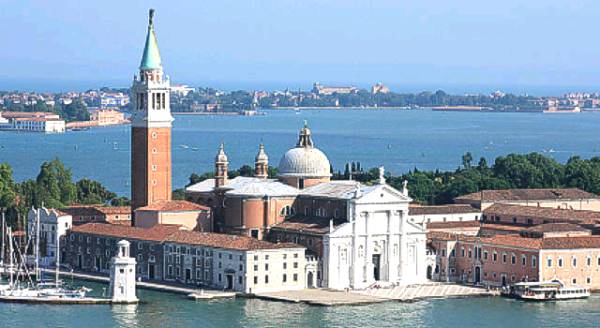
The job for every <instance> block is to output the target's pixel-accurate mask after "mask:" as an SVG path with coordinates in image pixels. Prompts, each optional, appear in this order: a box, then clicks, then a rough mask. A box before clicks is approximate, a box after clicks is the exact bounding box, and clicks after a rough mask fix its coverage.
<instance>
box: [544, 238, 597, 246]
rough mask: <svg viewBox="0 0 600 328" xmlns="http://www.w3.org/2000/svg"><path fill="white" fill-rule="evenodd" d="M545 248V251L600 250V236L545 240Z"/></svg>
mask: <svg viewBox="0 0 600 328" xmlns="http://www.w3.org/2000/svg"><path fill="white" fill-rule="evenodd" d="M543 247H544V249H571V248H600V236H582V237H555V238H544V239H543Z"/></svg>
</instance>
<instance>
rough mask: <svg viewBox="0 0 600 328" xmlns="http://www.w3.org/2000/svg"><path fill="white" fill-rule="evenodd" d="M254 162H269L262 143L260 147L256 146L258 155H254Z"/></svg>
mask: <svg viewBox="0 0 600 328" xmlns="http://www.w3.org/2000/svg"><path fill="white" fill-rule="evenodd" d="M255 161H256V162H268V161H269V156H267V153H266V152H265V145H263V144H262V143H261V144H260V146H258V154H256V158H255Z"/></svg>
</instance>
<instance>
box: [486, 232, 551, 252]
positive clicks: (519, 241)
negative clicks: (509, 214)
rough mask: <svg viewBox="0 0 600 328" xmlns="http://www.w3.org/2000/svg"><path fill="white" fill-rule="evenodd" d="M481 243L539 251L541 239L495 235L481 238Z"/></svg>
mask: <svg viewBox="0 0 600 328" xmlns="http://www.w3.org/2000/svg"><path fill="white" fill-rule="evenodd" d="M480 240H481V242H482V243H484V244H491V245H501V246H512V247H518V248H529V249H541V248H542V241H543V239H542V238H526V237H521V236H519V235H514V234H510V235H495V236H492V237H482V238H480Z"/></svg>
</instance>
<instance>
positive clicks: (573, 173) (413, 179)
mask: <svg viewBox="0 0 600 328" xmlns="http://www.w3.org/2000/svg"><path fill="white" fill-rule="evenodd" d="M268 173H269V177H270V178H275V177H277V168H275V167H269V172H268ZM253 175H254V168H253V167H251V166H249V165H244V166H242V167H240V168H239V169H237V170H231V171H229V178H230V179H232V178H235V177H236V176H247V177H250V176H253ZM213 177H214V173H213V172H206V173H203V174H196V173H193V174H191V175H190V178H189V183H188V186H189V185H191V184H194V183H198V182H200V181H203V180H205V179H209V178H213ZM350 178H352V179H354V180H356V181H360V182H362V183H365V184H374V183H377V181H378V180H379V170H378V169H377V168H372V169H368V170H364V169H363V168H362V167H361V165H360V163H354V164H352V165H350V164H349V165H347V166H346V169H345V170H344V172H341V171H337V172H336V171H333V169H332V179H334V180H347V179H350ZM404 180H406V181H408V192H409V196H410V197H411V198H413V199H414V200H415V201H417V202H419V203H422V204H431V205H434V204H448V203H452V201H453V199H454V198H455V197H457V196H460V195H464V194H468V193H473V192H477V191H480V190H487V189H511V188H579V189H582V190H585V191H588V192H591V193H595V194H600V157H593V158H590V159H582V158H581V157H579V156H573V157H571V158H569V160H567V162H566V163H564V164H563V163H559V162H557V161H556V160H554V159H553V158H551V157H548V156H544V155H542V154H539V153H530V154H509V155H506V156H500V157H497V158H496V159H495V161H494V163H493V164H491V165H488V163H487V160H486V159H485V158H483V157H482V158H480V159H479V161H477V162H476V163H475V162H474V159H473V156H472V154H471V153H466V154H464V155H463V156H462V164H461V165H460V166H459V167H458V168H457V169H456V170H454V171H439V170H434V171H422V170H419V169H417V168H415V169H413V170H411V171H409V172H406V173H404V174H401V175H394V174H391V173H390V172H388V173H387V174H386V181H387V183H388V184H390V185H391V186H392V187H394V188H396V189H398V190H401V189H402V183H403V181H404ZM173 198H174V199H184V198H185V193H184V189H183V188H181V189H176V190H174V191H173ZM72 204H103V205H112V206H120V205H128V204H129V199H128V198H126V197H119V196H118V195H117V194H115V193H114V192H111V191H109V190H107V189H106V188H105V187H104V186H103V185H102V184H101V183H100V182H98V181H94V180H90V179H81V180H79V181H76V182H74V181H73V179H72V174H71V170H70V169H68V168H66V167H65V166H64V164H63V163H62V162H61V161H60V160H58V159H54V160H52V161H49V162H44V163H43V164H42V165H41V167H40V172H39V174H38V175H37V177H36V179H29V180H25V181H23V182H15V181H14V179H13V175H12V168H11V167H10V166H9V165H8V164H6V163H0V209H6V211H7V217H8V219H9V222H13V223H14V222H16V218H17V216H18V215H21V217H23V216H25V215H26V213H27V211H28V210H29V209H30V208H31V207H32V206H35V207H39V206H42V205H43V206H45V207H47V208H58V209H60V208H64V207H67V206H70V205H72Z"/></svg>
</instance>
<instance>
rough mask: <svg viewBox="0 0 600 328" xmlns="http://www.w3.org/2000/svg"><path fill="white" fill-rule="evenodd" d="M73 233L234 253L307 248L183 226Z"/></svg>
mask: <svg viewBox="0 0 600 328" xmlns="http://www.w3.org/2000/svg"><path fill="white" fill-rule="evenodd" d="M72 232H75V233H86V234H93V235H98V236H111V237H118V238H128V239H137V240H147V241H155V242H159V243H164V242H172V243H178V244H191V245H202V246H208V247H214V248H223V249H234V250H260V249H281V248H304V247H303V246H300V245H297V244H290V243H277V244H275V243H270V242H267V241H262V240H257V239H254V238H250V237H246V236H236V235H226V234H218V233H210V232H197V231H187V230H182V229H181V227H180V226H176V225H156V226H154V227H152V228H138V227H132V226H124V225H114V224H104V223H88V224H84V225H80V226H75V227H73V229H72Z"/></svg>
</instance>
